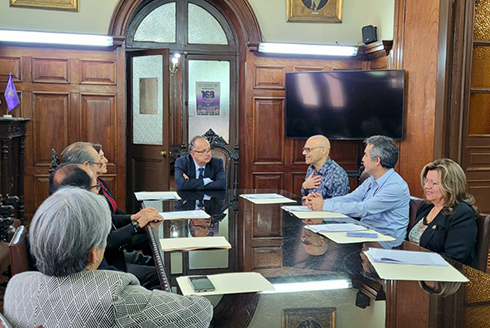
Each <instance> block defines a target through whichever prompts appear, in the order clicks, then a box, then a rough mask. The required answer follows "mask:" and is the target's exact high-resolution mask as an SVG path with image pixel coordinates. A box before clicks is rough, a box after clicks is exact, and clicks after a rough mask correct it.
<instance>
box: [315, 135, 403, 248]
mask: <svg viewBox="0 0 490 328" xmlns="http://www.w3.org/2000/svg"><path fill="white" fill-rule="evenodd" d="M364 143H365V144H366V149H365V151H364V157H363V158H362V162H363V163H364V167H365V169H366V171H367V172H368V173H369V174H371V176H370V177H369V178H368V179H367V180H366V181H364V183H363V184H362V185H360V186H359V187H358V188H357V189H356V190H354V191H353V192H351V193H350V194H348V195H346V196H342V197H335V198H331V199H325V200H324V199H323V197H322V196H321V195H320V194H317V193H316V194H310V195H309V196H308V206H309V207H310V208H311V209H313V210H322V209H323V210H324V211H332V212H340V213H342V214H345V215H348V216H350V217H360V218H361V222H362V223H363V224H365V225H367V226H369V227H371V228H373V229H375V230H376V231H378V232H380V233H383V234H386V235H390V236H392V237H395V238H397V242H395V244H398V245H399V244H401V242H402V241H403V240H404V239H405V236H406V234H407V226H408V211H409V202H410V191H409V190H408V185H407V183H406V182H405V181H404V180H403V179H402V177H401V176H400V175H399V174H398V173H396V172H395V171H394V170H393V168H394V167H395V165H396V162H397V161H398V147H397V146H396V144H395V142H394V141H393V140H392V139H391V138H388V137H385V136H373V137H370V138H367V139H366V140H365V141H364ZM394 246H397V245H394Z"/></svg>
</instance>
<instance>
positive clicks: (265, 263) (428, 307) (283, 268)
mask: <svg viewBox="0 0 490 328" xmlns="http://www.w3.org/2000/svg"><path fill="white" fill-rule="evenodd" d="M271 192H276V193H278V194H281V195H284V196H286V197H288V198H291V199H294V200H296V201H297V204H300V198H299V197H298V196H296V195H293V194H291V193H289V192H286V191H281V190H238V191H235V192H233V191H232V190H229V191H214V192H206V194H207V196H206V197H205V198H204V193H203V192H179V195H180V197H181V198H182V200H180V201H145V202H144V206H153V207H155V208H157V209H158V210H159V211H161V212H166V211H174V210H175V211H177V210H194V209H196V204H198V205H199V206H204V210H205V211H206V212H207V213H208V214H209V215H210V216H211V219H210V220H179V221H165V222H164V223H163V224H160V225H158V226H153V227H152V228H151V229H147V232H148V234H149V237H150V240H151V241H153V242H152V248H153V252H154V254H155V255H156V262H157V265H160V266H161V268H160V269H161V270H166V276H167V277H168V280H169V283H170V285H171V287H172V288H173V289H172V290H173V291H176V290H177V283H176V280H175V278H176V277H179V276H182V275H184V276H187V275H209V274H216V273H225V272H243V271H245V272H250V271H255V272H260V273H261V274H262V275H263V276H264V277H266V278H267V279H268V280H269V281H270V282H271V283H272V284H274V285H275V286H276V289H277V288H280V287H283V288H286V289H287V290H289V291H284V292H281V293H279V292H276V293H246V294H235V295H223V296H210V297H208V299H210V301H211V302H212V303H213V305H214V319H213V322H212V326H213V327H234V328H235V327H258V328H263V327H270V328H272V327H282V328H293V327H294V328H306V327H315V328H326V327H363V328H369V327H372V328H380V327H412V328H413V327H416V328H419V327H445V328H446V327H458V328H460V327H468V328H470V327H471V328H478V327H490V276H489V275H487V274H485V273H484V272H482V271H478V270H475V269H473V268H470V267H468V266H465V265H462V264H459V263H457V262H455V261H451V260H448V261H449V262H450V263H451V264H452V265H453V266H454V267H455V268H456V269H458V270H459V271H460V272H461V273H463V274H464V275H465V276H466V277H467V278H468V279H470V282H468V283H465V284H458V283H437V286H436V287H435V288H436V289H437V293H436V294H438V295H436V294H435V293H430V294H429V293H428V292H426V291H424V290H423V289H422V287H421V285H420V283H419V282H417V281H393V280H383V279H380V278H379V277H378V276H377V274H376V272H375V270H374V268H373V267H372V266H371V264H370V263H369V262H368V260H367V259H366V257H365V256H364V254H362V250H366V249H368V248H369V247H381V245H380V244H378V243H358V244H344V245H340V244H336V243H334V242H333V241H330V240H328V239H326V238H324V237H323V236H321V235H318V234H315V233H313V232H310V231H309V230H306V229H304V225H305V224H306V222H303V221H302V220H300V219H298V218H296V217H294V216H291V215H290V214H288V213H287V212H285V211H283V210H281V206H282V205H283V204H270V205H256V204H253V203H252V202H250V201H248V200H245V199H244V198H242V197H238V196H239V195H240V194H250V193H271ZM203 198H204V199H203ZM288 205H294V204H288ZM193 235H194V236H202V235H209V236H210V235H214V236H218V235H221V236H225V238H226V239H227V240H228V241H229V242H230V244H231V246H232V248H231V249H230V250H206V251H195V252H172V253H169V252H163V251H162V249H161V246H160V243H159V242H158V241H159V240H160V239H162V238H171V237H190V236H193ZM399 248H400V249H403V250H422V251H426V250H425V249H423V248H421V247H419V246H417V245H415V244H413V243H410V242H407V241H405V242H403V244H402V245H401V246H400V247H399ZM163 265H164V267H163ZM163 276H164V275H162V277H161V280H162V281H163V279H164V278H165V277H163ZM291 289H294V291H293V290H291ZM428 290H430V289H428ZM432 291H433V290H432Z"/></svg>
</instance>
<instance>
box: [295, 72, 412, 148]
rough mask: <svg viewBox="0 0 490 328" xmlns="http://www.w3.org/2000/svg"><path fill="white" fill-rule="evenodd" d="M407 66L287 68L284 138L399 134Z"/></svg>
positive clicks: (350, 138)
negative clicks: (320, 69)
mask: <svg viewBox="0 0 490 328" xmlns="http://www.w3.org/2000/svg"><path fill="white" fill-rule="evenodd" d="M404 97H405V71H404V70H374V71H332V72H299V73H286V115H285V116H286V138H309V137H310V136H312V135H315V134H323V135H325V136H326V137H328V138H329V139H334V140H339V139H340V140H363V139H365V138H367V137H370V136H373V135H379V134H381V135H385V136H388V137H391V138H393V139H396V140H401V139H403V119H404V104H405V99H404Z"/></svg>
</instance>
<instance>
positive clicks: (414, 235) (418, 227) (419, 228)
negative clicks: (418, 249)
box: [408, 219, 427, 245]
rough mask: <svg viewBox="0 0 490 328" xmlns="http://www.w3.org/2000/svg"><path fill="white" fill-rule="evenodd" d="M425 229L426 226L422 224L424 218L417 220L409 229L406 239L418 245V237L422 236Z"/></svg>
mask: <svg viewBox="0 0 490 328" xmlns="http://www.w3.org/2000/svg"><path fill="white" fill-rule="evenodd" d="M426 229H427V226H426V225H425V224H424V219H422V220H419V222H417V224H415V225H414V226H413V228H412V230H410V234H409V235H408V240H410V241H411V242H412V243H415V244H417V245H420V238H421V237H422V235H423V234H424V232H425V230H426Z"/></svg>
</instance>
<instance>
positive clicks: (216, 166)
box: [174, 136, 226, 190]
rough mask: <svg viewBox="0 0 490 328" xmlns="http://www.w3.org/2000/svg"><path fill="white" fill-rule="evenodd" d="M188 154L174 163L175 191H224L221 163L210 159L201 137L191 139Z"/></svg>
mask: <svg viewBox="0 0 490 328" xmlns="http://www.w3.org/2000/svg"><path fill="white" fill-rule="evenodd" d="M189 149H190V153H189V154H188V155H186V156H182V157H179V158H177V160H176V161H175V175H174V176H175V184H176V185H177V190H222V189H226V175H225V169H224V167H223V161H222V160H221V159H219V158H214V157H212V154H211V146H210V145H209V142H208V141H207V140H206V139H204V138H203V137H201V136H195V137H194V138H192V140H191V142H190V144H189Z"/></svg>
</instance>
